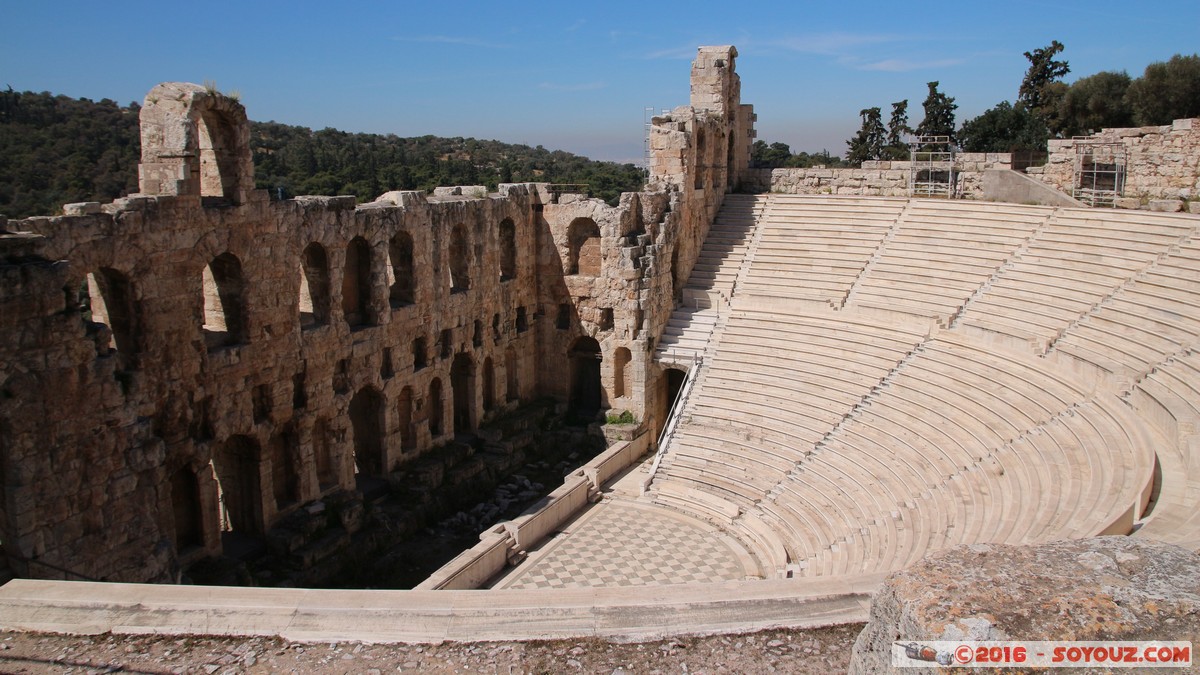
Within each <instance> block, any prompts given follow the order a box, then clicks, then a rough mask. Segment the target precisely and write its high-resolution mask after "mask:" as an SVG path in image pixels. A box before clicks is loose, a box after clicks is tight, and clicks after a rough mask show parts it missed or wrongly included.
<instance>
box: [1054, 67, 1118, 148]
mask: <svg viewBox="0 0 1200 675" xmlns="http://www.w3.org/2000/svg"><path fill="white" fill-rule="evenodd" d="M1131 82H1132V80H1130V78H1129V75H1127V74H1125V73H1124V72H1120V73H1117V72H1113V71H1101V72H1099V73H1096V74H1095V75H1089V76H1087V77H1084V78H1081V79H1079V80H1076V81H1075V83H1074V84H1072V85H1071V86H1070V87H1069V88H1068V89H1067V91H1066V93H1065V94H1064V95H1063V97H1062V100H1061V101H1059V104H1058V114H1057V115H1056V116H1055V117H1054V129H1053V130H1054V131H1055V132H1056V133H1058V134H1060V135H1062V136H1079V135H1082V134H1089V133H1091V132H1093V131H1099V130H1101V129H1103V128H1105V127H1110V128H1113V127H1128V126H1132V125H1133V111H1132V110H1131V109H1130V107H1129V102H1128V101H1127V100H1126V97H1125V95H1126V93H1127V92H1128V91H1129V85H1130V84H1131Z"/></svg>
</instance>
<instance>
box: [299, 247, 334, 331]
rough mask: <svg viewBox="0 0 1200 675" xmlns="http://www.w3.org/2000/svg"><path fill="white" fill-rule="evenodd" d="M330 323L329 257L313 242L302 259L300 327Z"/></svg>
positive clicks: (323, 248) (322, 248)
mask: <svg viewBox="0 0 1200 675" xmlns="http://www.w3.org/2000/svg"><path fill="white" fill-rule="evenodd" d="M327 323H329V257H328V256H326V255H325V247H324V246H321V245H320V244H318V243H316V242H313V243H311V244H309V245H308V247H307V248H305V249H304V253H303V254H302V255H301V257H300V327H301V328H313V327H315V326H324V325H325V324H327Z"/></svg>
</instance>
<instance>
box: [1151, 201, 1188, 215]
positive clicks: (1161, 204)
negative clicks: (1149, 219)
mask: <svg viewBox="0 0 1200 675" xmlns="http://www.w3.org/2000/svg"><path fill="white" fill-rule="evenodd" d="M1150 210H1151V211H1161V212H1164V213H1176V212H1178V211H1182V210H1183V202H1182V201H1180V200H1178V199H1151V200H1150Z"/></svg>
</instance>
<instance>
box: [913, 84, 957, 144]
mask: <svg viewBox="0 0 1200 675" xmlns="http://www.w3.org/2000/svg"><path fill="white" fill-rule="evenodd" d="M938 84H939V83H938V81H937V80H934V81H933V82H929V83H928V86H929V95H928V96H926V97H925V101H924V102H923V103H922V104H921V105H922V106H923V107H924V108H925V119H923V120H921V123H920V124H918V125H917V135H918V136H947V137H949V138H950V143H951V145H953V144H954V140H955V134H954V111H955V110H958V104H957V103H955V102H954V99H953V98H952V97H950V96H946V95H945V94H943V93H942V92H940V91H938Z"/></svg>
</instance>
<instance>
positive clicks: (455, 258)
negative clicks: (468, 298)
mask: <svg viewBox="0 0 1200 675" xmlns="http://www.w3.org/2000/svg"><path fill="white" fill-rule="evenodd" d="M471 253H472V252H471V241H470V239H469V235H468V234H467V228H465V227H463V226H462V225H455V226H454V230H453V231H452V232H451V233H450V292H451V293H462V292H465V291H469V290H471Z"/></svg>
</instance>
